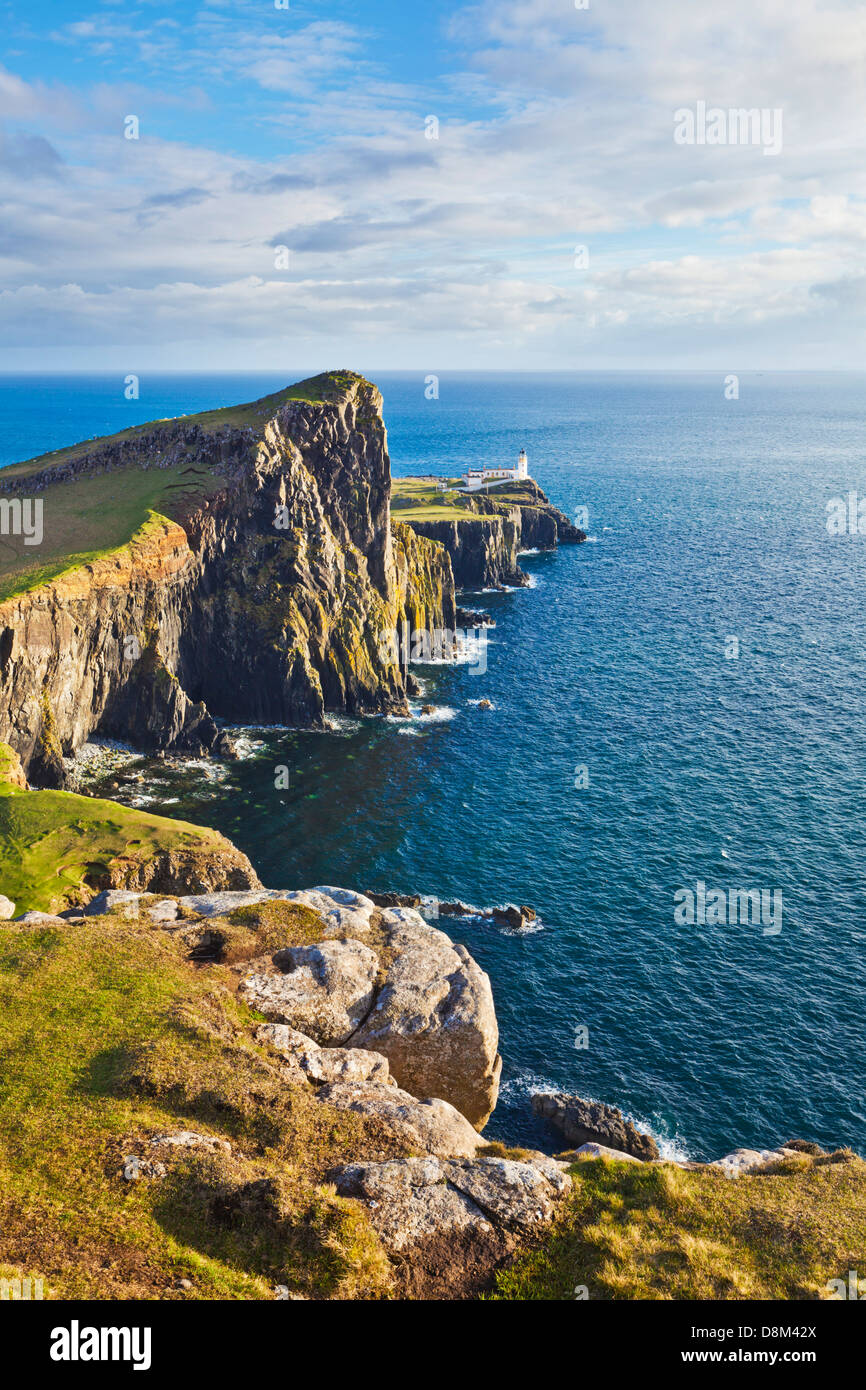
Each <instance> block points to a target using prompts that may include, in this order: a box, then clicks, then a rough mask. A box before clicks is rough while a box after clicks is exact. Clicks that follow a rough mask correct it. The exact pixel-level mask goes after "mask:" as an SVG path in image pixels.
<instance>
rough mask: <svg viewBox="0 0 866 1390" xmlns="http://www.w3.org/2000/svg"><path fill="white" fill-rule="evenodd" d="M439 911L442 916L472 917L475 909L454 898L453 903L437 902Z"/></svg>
mask: <svg viewBox="0 0 866 1390" xmlns="http://www.w3.org/2000/svg"><path fill="white" fill-rule="evenodd" d="M438 906H439V913H440V915H441V916H442V917H474V916H475V915H476V909H475V908H474V907H470V906H469V904H468V903H462V902H461V901H460V899H459V898H458V899H456V900H455V901H454V902H453V903H439V905H438Z"/></svg>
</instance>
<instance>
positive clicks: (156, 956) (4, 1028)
mask: <svg viewBox="0 0 866 1390" xmlns="http://www.w3.org/2000/svg"><path fill="white" fill-rule="evenodd" d="M280 906H281V907H282V908H283V909H285V908H286V905H285V904H280ZM313 923H315V925H316V926H317V927H318V929H319V932H320V931H321V929H322V923H321V922H320V921H319V920H318V919H317V918H315V914H312V913H310V912H309V911H308V909H305V908H294V909H292V910H290V911H288V912H285V913H284V916H283V918H282V920H281V921H280V923H279V924H277V923H275V922H273V921H271V922H270V923H269V924H266V926H265V928H263V927H262V925H261V924H258V925H256V924H253V925H251V926H248V927H245V928H240V927H236V928H235V929H234V938H235V942H234V944H235V949H236V951H237V949H238V941H237V938H238V937H239V935H240V934H241V932H243V934H244V935H245V937H246V950H245V954H246V956H247V957H252V956H255V955H256V954H259V953H261V951H262V950H263V949H266V948H267V945H268V944H271V948H272V949H273V946H272V942H273V941H274V940H277V939H279V941H280V942H281V944H286V945H289V944H294V943H295V942H297V941H307V940H309V939H311V934H313V935H317V934H318V933H312V925H313ZM275 933H276V935H275ZM236 978H237V977H236V976H235V975H234V974H233V972H232V971H231V969H230V968H229V967H227V966H224V965H221V964H213V965H211V966H209V967H202V966H201V965H200V964H199V963H197V962H196V961H194V960H191V959H190V958H189V945H188V943H187V942H186V941H184V940H183V939H182V936H181V934H180V933H169V932H163V931H158V930H155V929H153V928H152V927H149V926H145V925H144V924H143V923H142V922H138V921H136V922H127V921H123V920H120V919H117V918H114V917H104V918H96V919H93V920H90V921H88V922H86V923H82V924H77V925H73V926H69V927H68V928H63V929H60V928H57V929H54V928H51V929H46V928H45V927H32V926H31V927H26V926H20V925H16V924H15V923H0V1270H2V1271H3V1273H4V1274H6V1275H12V1276H13V1277H14V1276H17V1277H21V1278H23V1277H27V1276H30V1277H31V1278H34V1277H41V1278H42V1279H43V1280H44V1281H45V1287H44V1296H45V1297H46V1298H70V1297H77V1298H99V1299H133V1298H134V1299H273V1297H274V1286H275V1285H277V1284H283V1285H287V1286H288V1287H289V1288H290V1289H291V1290H293V1291H297V1292H298V1293H299V1294H301V1295H302V1296H303V1295H307V1296H313V1297H321V1296H337V1297H352V1296H356V1295H357V1296H363V1297H376V1296H379V1295H380V1294H381V1293H383V1292H385V1291H386V1290H387V1287H388V1281H389V1273H388V1265H387V1262H386V1259H385V1256H384V1254H383V1253H382V1251H381V1248H380V1247H379V1245H378V1241H377V1239H376V1237H375V1235H374V1234H373V1233H372V1231H371V1230H370V1228H369V1225H368V1223H367V1221H366V1217H365V1215H364V1212H363V1211H362V1209H361V1208H360V1207H358V1206H357V1205H356V1204H354V1203H351V1202H347V1201H345V1200H343V1199H340V1198H338V1197H336V1196H335V1195H334V1192H333V1189H330V1188H327V1187H323V1186H321V1185H320V1181H321V1177H322V1174H323V1173H324V1172H325V1171H326V1170H327V1168H328V1166H329V1165H330V1164H331V1163H336V1162H341V1161H346V1159H347V1158H348V1157H350V1156H351V1155H352V1153H354V1152H357V1151H358V1147H359V1145H360V1144H361V1143H362V1128H363V1126H362V1122H361V1120H360V1118H359V1117H357V1116H352V1115H347V1114H340V1113H338V1112H337V1111H334V1110H332V1109H331V1108H330V1107H328V1106H325V1105H323V1104H321V1103H319V1102H316V1101H315V1100H314V1099H313V1098H312V1097H311V1096H310V1095H309V1094H307V1093H305V1091H304V1090H302V1089H300V1088H296V1087H292V1086H291V1085H288V1084H287V1083H286V1081H285V1080H284V1078H283V1077H282V1075H281V1074H280V1072H279V1070H278V1069H277V1068H276V1067H275V1066H274V1063H273V1060H272V1058H269V1057H268V1056H267V1055H266V1054H265V1053H264V1052H263V1051H262V1049H261V1048H259V1047H258V1046H257V1045H256V1044H255V1042H254V1041H253V1035H254V1028H255V1017H254V1015H252V1014H251V1013H250V1012H249V1010H248V1009H247V1008H246V1006H245V1005H243V1004H241V1003H240V1002H239V1001H238V1000H237V998H236V996H235V995H234V993H233V989H232V987H233V984H234V983H236ZM183 1129H193V1130H195V1131H197V1132H198V1133H202V1132H204V1133H206V1134H208V1135H213V1136H215V1137H217V1138H219V1139H221V1140H223V1141H224V1142H225V1143H228V1144H229V1145H230V1146H231V1152H230V1153H225V1152H218V1153H216V1154H202V1153H192V1154H190V1155H188V1156H184V1155H183V1154H174V1155H171V1154H169V1156H168V1157H167V1158H166V1153H165V1151H161V1152H160V1153H155V1152H154V1150H153V1148H152V1147H151V1145H150V1139H151V1137H153V1136H154V1135H159V1134H165V1133H166V1132H177V1131H178V1130H183ZM130 1153H137V1154H140V1155H142V1156H143V1157H145V1158H146V1157H147V1156H148V1155H150V1154H152V1155H154V1156H155V1157H157V1158H166V1167H167V1168H168V1170H169V1171H168V1173H167V1174H166V1176H164V1177H163V1178H162V1179H159V1178H158V1177H150V1176H144V1177H141V1178H140V1179H139V1180H137V1181H126V1180H125V1179H124V1177H123V1175H122V1174H123V1165H124V1159H125V1157H126V1156H127V1155H129V1154H130ZM181 1280H183V1281H187V1283H188V1286H182V1285H181Z"/></svg>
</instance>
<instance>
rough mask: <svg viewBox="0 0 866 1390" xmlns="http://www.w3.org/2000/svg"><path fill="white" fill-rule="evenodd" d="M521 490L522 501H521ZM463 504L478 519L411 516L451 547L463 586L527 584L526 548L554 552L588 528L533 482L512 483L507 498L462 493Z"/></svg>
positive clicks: (423, 532)
mask: <svg viewBox="0 0 866 1390" xmlns="http://www.w3.org/2000/svg"><path fill="white" fill-rule="evenodd" d="M515 494H517V496H518V497H519V499H520V500H515ZM524 499H525V500H524ZM461 508H468V509H469V510H472V511H474V512H476V513H477V517H478V519H477V520H471V521H470V520H467V519H466V518H461V519H458V520H454V521H449V520H445V519H442V520H437V521H415V520H413V519H412V518H411V516H410V517H409V518H408V519H407V521H408V525H410V526H411V527H412V529H413V530H414V531H416V532H417V534H418V535H420V536H426V537H428V538H429V539H431V540H434V541H438V542H439V544H440V545H443V546H444V547H445V549H446V551H447V552H448V555H449V557H450V560H451V567H452V570H453V573H454V581H455V583H456V584H457V586H458V587H459V588H461V589H484V588H495V587H496V586H498V585H501V584H507V585H511V586H515V587H521V586H523V585H525V584H527V583H528V579H527V576H526V575H525V574H524V572H523V570H521V568H520V564H519V559H518V557H519V555H520V552H521V550H553V549H555V548H556V546H557V545H558V544H576V543H578V542H580V541H584V540H586V535H585V534H584V532H583V531H581V530H579V529H578V527H576V526H574V525H572V523H571V522H570V521H569V519H568V517H567V516H565V514H564V513H563V512H561V511H559V509H558V508H557V507H554V506H552V505H551V503H550V502H549V501H548V499H547V497H546V496H545V494H544V493H543V492H542V490H541V488H540V487H539V486H538V484H537V483H534V482H532V481H531V480H529V481H527V482H525V483H521V484H519V485H516V486H510V487H509V488H508V490H507V493H505V494H503V495H502V497H501V498H498V497H497V493H496V491H495V490H494V491H493V492H492V493H489V494H474V495H471V496H469V497H466V498H463V497H461Z"/></svg>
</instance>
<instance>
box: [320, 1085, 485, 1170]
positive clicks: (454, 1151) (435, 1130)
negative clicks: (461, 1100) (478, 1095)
mask: <svg viewBox="0 0 866 1390" xmlns="http://www.w3.org/2000/svg"><path fill="white" fill-rule="evenodd" d="M317 1096H318V1099H319V1100H322V1101H327V1102H328V1103H329V1104H331V1105H333V1106H335V1107H336V1108H337V1109H338V1110H352V1111H354V1113H355V1114H357V1115H363V1116H365V1117H366V1118H367V1119H371V1120H375V1121H377V1122H378V1123H379V1124H381V1125H384V1126H385V1128H387V1129H389V1130H390V1131H391V1132H392V1133H393V1134H394V1135H396V1136H397V1137H398V1138H399V1139H400V1140H401V1141H402V1142H403V1143H404V1144H405V1145H406V1146H407V1147H408V1148H410V1149H414V1150H416V1151H420V1152H421V1153H428V1154H436V1155H438V1156H440V1157H442V1158H452V1157H458V1158H462V1157H471V1156H472V1155H473V1154H475V1153H476V1152H477V1150H478V1148H479V1147H480V1146H481V1144H482V1143H483V1140H482V1139H481V1137H480V1136H479V1134H478V1133H477V1132H476V1131H475V1130H474V1129H473V1128H472V1125H471V1124H470V1123H469V1121H468V1120H467V1119H465V1117H464V1116H463V1115H461V1114H460V1112H459V1110H455V1109H454V1106H453V1105H449V1104H448V1102H447V1101H446V1100H439V1099H436V1098H429V1099H426V1100H418V1099H416V1097H415V1096H412V1095H409V1093H408V1091H402V1090H400V1088H399V1087H398V1086H393V1085H392V1086H380V1085H376V1084H374V1083H372V1082H363V1083H350V1082H336V1083H334V1084H333V1085H330V1086H323V1087H322V1088H321V1090H320V1091H318V1092H317Z"/></svg>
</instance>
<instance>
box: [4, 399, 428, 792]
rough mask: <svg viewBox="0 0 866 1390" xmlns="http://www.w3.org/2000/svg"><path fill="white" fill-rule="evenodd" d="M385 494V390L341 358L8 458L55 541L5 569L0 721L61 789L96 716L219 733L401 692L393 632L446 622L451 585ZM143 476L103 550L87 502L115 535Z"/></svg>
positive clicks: (167, 741) (304, 720) (314, 717)
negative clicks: (246, 393)
mask: <svg viewBox="0 0 866 1390" xmlns="http://www.w3.org/2000/svg"><path fill="white" fill-rule="evenodd" d="M144 485H146V487H145V486H144ZM147 489H149V491H148V490H147ZM390 492H391V475H390V461H389V458H388V452H387V441H386V434H385V427H384V424H383V421H382V398H381V395H380V394H379V392H378V390H377V389H376V387H375V386H373V385H372V384H371V383H370V382H367V381H365V380H364V379H363V378H362V377H359V376H356V375H355V374H353V373H349V372H339V373H329V374H326V375H324V376H322V377H318V378H314V379H312V380H311V381H309V382H303V383H301V384H300V385H299V386H296V387H293V388H290V390H288V391H285V392H281V393H278V394H277V395H275V396H271V397H267V398H265V399H264V400H262V401H258V402H254V403H253V404H252V405H249V406H244V407H238V408H237V409H229V410H222V411H213V412H210V413H208V414H205V415H201V416H191V417H182V418H180V419H177V420H168V421H161V422H157V423H155V424H153V425H147V426H143V427H138V428H136V429H134V430H129V431H126V432H125V433H124V434H122V435H118V436H113V437H111V438H108V439H104V440H94V441H90V442H88V443H85V444H81V445H78V446H75V448H73V449H70V450H64V451H59V452H57V453H55V454H51V455H47V456H45V457H44V458H41V459H36V460H33V461H32V462H31V463H30V464H26V465H17V466H15V467H14V468H12V469H9V470H6V471H5V472H4V475H3V478H2V493H3V494H5V495H6V496H14V495H16V494H19V495H24V496H28V497H38V498H39V499H40V500H41V501H42V504H43V509H44V528H45V541H44V544H43V547H41V552H40V556H39V559H40V562H41V563H42V569H41V570H39V571H38V572H33V569H32V563H31V567H30V570H22V574H21V575H20V576H18V575H16V574H15V573H14V572H13V573H12V574H11V575H10V574H9V572H8V571H7V573H6V574H5V575H4V576H2V577H3V578H4V579H5V581H6V582H5V592H7V593H8V594H9V597H7V598H6V600H5V601H4V602H3V603H2V604H0V738H2V739H4V740H5V741H7V742H8V743H9V744H11V746H12V747H13V748H14V749H15V750H16V751H17V752H18V754H19V755H20V756H21V758H22V761H23V763H24V765H25V768H26V769H27V771H28V775H29V777H30V779H31V781H35V782H39V783H41V784H42V785H49V786H50V785H55V786H56V785H60V784H61V783H62V778H63V764H62V757H61V755H62V754H68V753H70V752H71V751H73V750H74V749H75V748H76V747H78V746H79V745H80V744H81V743H82V742H83V741H84V740H85V739H86V738H87V737H88V736H89V735H90V734H91V733H92V732H94V731H97V730H98V731H100V732H102V733H105V734H109V735H113V736H115V737H119V738H128V739H129V740H131V741H132V742H134V743H136V744H137V745H138V746H141V747H144V748H179V749H183V748H188V749H190V750H191V751H195V752H198V751H202V750H211V749H214V748H216V749H219V746H220V737H221V736H220V734H219V731H218V729H217V726H216V724H215V722H214V718H213V716H216V717H217V718H220V719H224V720H226V721H237V722H268V723H285V724H293V725H313V726H315V725H317V724H322V723H323V722H324V718H325V714H326V711H346V712H349V713H362V712H377V711H383V712H389V711H394V712H400V711H405V709H406V698H407V694H409V693H411V688H410V687H411V682H412V678H411V676H407V675H406V673H405V672H404V671H402V670H401V668H400V667H399V666H398V665H397V664H396V663H395V662H394V661H392V660H390V659H389V654H388V651H387V644H383V643H382V640H381V639H382V634H383V632H387V631H390V630H393V629H394V628H395V627H396V626H398V625H399V624H401V623H403V622H404V621H408V622H409V623H410V624H411V625H412V627H413V628H415V629H418V628H425V629H432V628H446V629H448V628H453V626H454V624H455V607H454V582H453V577H452V573H451V566H450V562H449V559H448V556H447V554H446V552H445V551H444V550H443V549H442V548H441V547H440V546H438V545H436V544H435V543H433V542H432V541H431V540H429V539H428V538H425V537H423V536H420V535H418V534H416V533H415V532H414V531H413V530H411V529H410V528H408V527H405V526H401V525H397V526H395V527H394V528H393V531H392V527H391V517H390ZM139 493H140V494H141V496H142V498H143V499H145V501H146V502H147V505H146V507H143V510H142V515H141V516H139V517H138V518H136V525H135V526H134V527H132V529H131V532H130V535H129V537H128V538H124V540H123V543H122V544H120V545H117V544H114V545H110V544H109V545H108V546H107V547H103V545H102V544H101V539H102V538H101V536H100V535H95V536H94V534H93V528H94V523H95V521H98V517H99V515H102V516H103V518H104V522H105V533H106V535H110V536H112V537H114V539H116V538H117V537H116V534H115V533H116V530H117V527H116V519H117V517H118V516H119V515H122V516H125V515H126V514H127V512H126V511H124V508H127V511H128V510H129V497H130V496H132V495H136V496H137V495H138V494H139ZM76 498H82V499H84V500H85V503H86V505H84V506H79V509H78V512H76V510H75V504H76ZM129 515H130V516H133V515H134V513H133V512H132V511H130V512H129ZM88 527H89V530H88ZM82 528H83V530H84V531H85V532H86V533H87V534H86V535H84V538H83V539H82ZM19 559H20V561H21V564H22V565H23V564H24V562H25V561H27V562H32V560H33V554H32V552H31V553H25V552H23V551H21V552H19Z"/></svg>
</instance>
